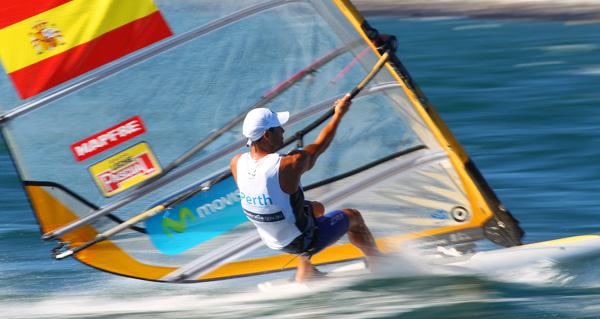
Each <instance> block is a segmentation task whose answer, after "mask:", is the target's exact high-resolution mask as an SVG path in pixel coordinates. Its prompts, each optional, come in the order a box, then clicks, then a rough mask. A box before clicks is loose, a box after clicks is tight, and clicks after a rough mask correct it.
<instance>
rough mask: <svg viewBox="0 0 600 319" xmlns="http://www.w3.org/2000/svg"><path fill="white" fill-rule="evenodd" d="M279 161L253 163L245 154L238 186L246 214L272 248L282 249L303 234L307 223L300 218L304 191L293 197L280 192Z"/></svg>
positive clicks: (278, 157) (239, 165) (239, 166)
mask: <svg viewBox="0 0 600 319" xmlns="http://www.w3.org/2000/svg"><path fill="white" fill-rule="evenodd" d="M280 162H281V155H280V154H269V155H267V156H265V157H263V158H261V159H259V160H254V159H253V158H252V157H251V156H250V153H245V154H242V156H240V158H239V160H238V162H237V185H238V188H239V190H240V197H241V203H242V209H243V210H244V214H246V217H248V219H249V220H250V221H251V222H252V223H254V225H255V226H256V228H257V230H258V234H259V235H260V237H261V239H262V240H263V242H264V243H265V244H266V245H267V246H269V247H270V248H272V249H282V248H284V247H285V246H287V245H288V244H290V243H291V242H292V241H293V240H294V239H295V238H296V237H298V236H299V235H301V234H302V231H301V229H303V227H304V223H305V220H306V218H303V216H301V214H303V206H304V194H303V193H302V189H301V188H300V189H299V190H298V192H297V193H295V194H293V195H290V194H287V193H286V192H284V191H283V190H282V189H281V186H280V184H279V164H280ZM299 214H300V215H299Z"/></svg>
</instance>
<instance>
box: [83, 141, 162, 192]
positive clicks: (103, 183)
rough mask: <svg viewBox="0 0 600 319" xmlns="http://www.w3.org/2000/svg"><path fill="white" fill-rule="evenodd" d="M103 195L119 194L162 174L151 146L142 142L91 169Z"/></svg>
mask: <svg viewBox="0 0 600 319" xmlns="http://www.w3.org/2000/svg"><path fill="white" fill-rule="evenodd" d="M89 172H90V174H92V177H93V179H94V181H95V182H96V185H98V188H99V189H100V191H101V192H102V195H104V196H106V197H110V196H113V195H115V194H118V193H120V192H122V191H124V190H126V189H128V188H131V187H132V186H135V185H137V184H139V183H141V182H143V181H145V180H147V179H149V178H151V177H153V176H156V175H158V174H159V173H160V172H161V168H160V165H159V163H158V160H157V159H156V157H155V156H154V154H153V153H152V150H151V149H150V146H148V144H147V143H145V142H142V143H139V144H136V145H134V146H132V147H130V148H128V149H126V150H124V151H122V152H120V153H117V154H115V155H113V156H111V157H109V158H107V159H105V160H103V161H101V162H99V163H96V164H94V165H92V166H90V168H89Z"/></svg>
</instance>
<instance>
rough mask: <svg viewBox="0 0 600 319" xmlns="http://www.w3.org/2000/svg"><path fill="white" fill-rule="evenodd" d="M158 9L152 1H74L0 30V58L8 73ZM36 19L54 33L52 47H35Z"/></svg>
mask: <svg viewBox="0 0 600 319" xmlns="http://www.w3.org/2000/svg"><path fill="white" fill-rule="evenodd" d="M157 10H158V8H157V7H156V5H155V4H154V2H153V1H152V0H116V1H111V0H73V1H71V2H68V3H65V4H63V5H61V6H58V7H56V8H54V9H51V10H48V11H46V12H43V13H40V14H37V15H35V16H32V17H30V18H27V19H25V20H22V21H20V22H18V23H15V24H12V25H10V26H8V27H6V28H4V29H2V30H0V43H2V46H1V47H0V58H1V59H2V62H3V65H4V67H5V69H6V70H5V71H6V72H7V73H11V72H14V71H16V70H20V69H22V68H24V67H27V66H29V65H31V64H34V63H36V62H39V61H42V60H44V59H47V58H49V57H52V56H55V55H57V54H60V53H63V52H65V51H67V50H69V49H71V48H73V47H76V46H78V45H80V44H83V43H86V42H89V41H91V40H93V39H95V38H97V37H98V36H100V35H102V34H104V33H107V32H109V31H112V30H114V29H116V28H118V27H120V26H123V25H125V24H127V23H129V22H132V21H134V20H137V19H140V18H143V17H145V16H147V15H149V14H151V13H153V12H156V11H157ZM39 22H46V26H47V28H50V29H51V30H53V32H55V33H54V35H55V36H54V38H55V39H56V43H55V45H56V46H55V47H54V48H52V49H47V50H40V49H39V47H38V49H36V48H35V47H34V44H33V42H32V41H33V39H34V33H35V29H34V26H35V25H36V24H37V23H39ZM46 32H48V31H46ZM51 32H52V31H51ZM56 35H59V36H56ZM40 51H41V52H40Z"/></svg>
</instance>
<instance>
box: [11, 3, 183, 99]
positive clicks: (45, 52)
mask: <svg viewBox="0 0 600 319" xmlns="http://www.w3.org/2000/svg"><path fill="white" fill-rule="evenodd" d="M5 2H7V4H5V5H3V6H2V8H0V43H2V44H3V45H2V46H0V60H1V61H2V64H3V66H4V69H5V71H6V72H7V73H8V74H9V76H10V78H11V79H12V81H13V84H14V85H15V87H16V89H17V92H18V93H19V96H20V97H21V98H23V99H25V98H29V97H31V96H34V95H36V94H39V93H42V92H44V91H46V90H48V89H51V88H53V87H55V86H57V85H59V84H61V83H63V82H65V81H68V80H70V79H72V78H75V77H77V76H79V75H81V74H84V73H86V72H88V71H91V70H93V69H95V68H97V67H99V66H102V65H104V64H106V63H109V62H111V61H114V60H116V59H119V58H121V57H123V56H125V55H127V54H129V53H132V52H134V51H137V50H139V49H141V48H143V47H146V46H148V45H150V44H152V43H155V42H157V41H159V40H162V39H164V38H166V37H169V36H171V35H172V32H171V30H170V28H169V26H168V25H167V23H166V21H165V20H164V18H163V17H162V15H161V13H160V11H159V10H158V8H157V7H156V5H155V4H154V2H153V0H118V1H115V0H72V1H61V0H36V1H33V0H6V1H5Z"/></svg>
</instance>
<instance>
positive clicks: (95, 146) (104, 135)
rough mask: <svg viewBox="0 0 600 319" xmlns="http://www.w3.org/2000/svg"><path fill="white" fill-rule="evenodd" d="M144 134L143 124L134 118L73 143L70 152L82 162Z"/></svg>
mask: <svg viewBox="0 0 600 319" xmlns="http://www.w3.org/2000/svg"><path fill="white" fill-rule="evenodd" d="M144 133H146V127H145V126H144V122H142V119H141V118H140V117H139V116H134V117H132V118H130V119H128V120H125V121H123V122H121V123H119V124H117V125H115V126H113V127H110V128H108V129H106V130H103V131H101V132H99V133H96V134H94V135H92V136H90V137H88V138H85V139H83V140H81V141H78V142H76V143H73V144H72V145H71V152H73V155H74V156H75V159H77V161H83V160H86V159H88V158H90V157H92V156H94V155H97V154H99V153H102V152H104V151H106V150H108V149H110V148H112V147H114V146H117V145H119V144H121V143H123V142H125V141H128V140H130V139H132V138H134V137H136V136H139V135H141V134H144Z"/></svg>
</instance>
